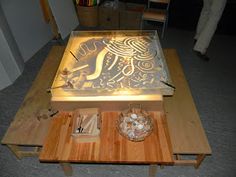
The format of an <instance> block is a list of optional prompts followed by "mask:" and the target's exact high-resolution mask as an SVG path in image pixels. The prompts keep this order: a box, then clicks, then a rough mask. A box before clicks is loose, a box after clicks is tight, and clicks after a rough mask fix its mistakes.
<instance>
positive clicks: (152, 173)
mask: <svg viewBox="0 0 236 177" xmlns="http://www.w3.org/2000/svg"><path fill="white" fill-rule="evenodd" d="M156 174H157V165H155V164H150V165H149V177H155V176H156Z"/></svg>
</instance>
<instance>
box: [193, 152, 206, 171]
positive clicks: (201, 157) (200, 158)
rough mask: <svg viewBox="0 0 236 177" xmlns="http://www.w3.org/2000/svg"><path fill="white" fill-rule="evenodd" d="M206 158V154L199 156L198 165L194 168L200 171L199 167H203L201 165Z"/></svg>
mask: <svg viewBox="0 0 236 177" xmlns="http://www.w3.org/2000/svg"><path fill="white" fill-rule="evenodd" d="M205 157H206V154H199V155H197V159H196V164H195V165H194V167H195V168H196V169H198V167H199V166H200V165H201V163H202V161H203V160H204V158H205Z"/></svg>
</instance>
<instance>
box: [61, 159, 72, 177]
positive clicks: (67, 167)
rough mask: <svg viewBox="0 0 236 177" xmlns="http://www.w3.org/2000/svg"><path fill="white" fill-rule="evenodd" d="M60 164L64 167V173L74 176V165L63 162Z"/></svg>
mask: <svg viewBox="0 0 236 177" xmlns="http://www.w3.org/2000/svg"><path fill="white" fill-rule="evenodd" d="M60 165H61V167H62V169H63V171H64V174H65V175H66V176H72V174H73V170H72V167H71V164H70V163H66V162H61V163H60Z"/></svg>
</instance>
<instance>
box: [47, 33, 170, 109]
mask: <svg viewBox="0 0 236 177" xmlns="http://www.w3.org/2000/svg"><path fill="white" fill-rule="evenodd" d="M169 84H171V79H170V76H169V72H168V68H167V65H166V62H165V58H164V55H163V52H162V48H161V46H160V43H159V38H158V35H157V33H156V31H89V32H88V31H73V32H72V33H71V35H70V39H69V41H68V44H67V47H66V49H65V52H64V55H63V58H62V60H61V63H60V66H59V68H58V71H57V73H56V76H55V79H54V82H53V84H52V87H51V93H52V98H51V104H52V107H53V108H55V109H60V110H73V109H76V108H89V107H91V108H92V107H98V108H100V109H101V110H103V111H106V110H107V111H110V110H123V109H124V108H127V107H128V105H129V104H130V103H135V104H136V103H137V104H141V105H142V106H143V108H144V109H146V110H156V109H159V108H160V106H161V105H162V96H163V95H173V92H174V89H173V88H172V87H171V85H169Z"/></svg>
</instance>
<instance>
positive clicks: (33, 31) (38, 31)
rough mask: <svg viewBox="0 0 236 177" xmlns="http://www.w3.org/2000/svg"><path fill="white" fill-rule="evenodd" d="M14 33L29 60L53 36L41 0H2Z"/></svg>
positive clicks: (23, 54) (21, 50) (25, 59)
mask: <svg viewBox="0 0 236 177" xmlns="http://www.w3.org/2000/svg"><path fill="white" fill-rule="evenodd" d="M0 5H1V7H2V10H3V13H4V15H5V17H6V19H7V22H8V24H9V27H10V29H11V32H12V35H13V36H14V38H15V40H16V43H17V45H18V47H19V50H20V53H21V55H22V57H23V59H24V61H27V60H28V59H30V58H31V57H32V56H33V55H34V54H35V53H36V52H37V51H38V50H39V49H40V48H42V47H43V46H44V45H45V44H46V43H47V42H48V41H50V40H51V39H52V37H53V35H52V32H51V28H50V25H49V24H47V23H46V22H45V21H44V18H43V13H42V11H41V7H40V1H39V0H0Z"/></svg>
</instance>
